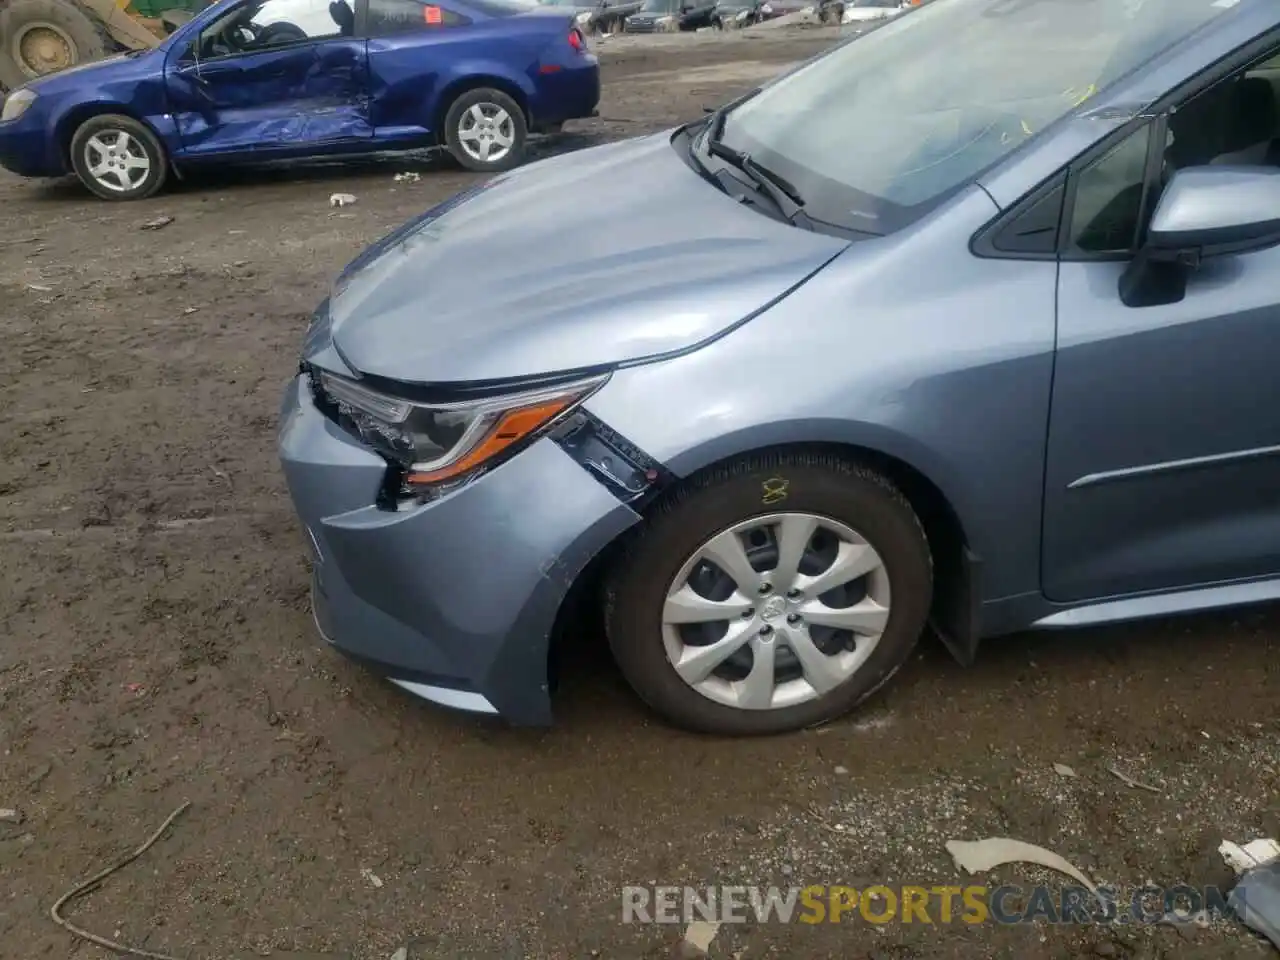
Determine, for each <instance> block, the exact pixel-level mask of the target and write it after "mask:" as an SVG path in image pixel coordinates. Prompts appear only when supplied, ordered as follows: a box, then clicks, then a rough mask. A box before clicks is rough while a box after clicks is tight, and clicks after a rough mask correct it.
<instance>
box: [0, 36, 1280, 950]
mask: <svg viewBox="0 0 1280 960" xmlns="http://www.w3.org/2000/svg"><path fill="white" fill-rule="evenodd" d="M835 36H836V35H835V34H834V33H832V32H827V31H823V30H811V31H805V32H796V33H786V32H774V33H771V34H769V35H767V36H763V37H759V36H758V37H756V38H752V37H749V36H746V35H740V36H731V37H705V36H693V37H668V38H656V39H649V38H627V37H624V38H622V39H620V40H616V41H605V42H604V43H602V44H601V45H600V49H601V52H602V59H603V62H604V71H605V77H606V81H605V91H606V92H605V99H604V102H603V104H602V114H603V115H602V117H601V119H599V120H598V121H592V122H589V123H583V124H580V125H578V126H577V127H576V128H575V129H574V130H573V131H572V132H570V133H569V134H567V135H566V136H564V137H563V138H561V140H560V141H558V142H557V143H552V144H548V145H547V146H546V147H545V149H546V150H558V149H572V148H576V147H582V146H589V145H591V144H592V143H596V142H600V141H602V140H606V139H611V138H616V137H620V136H627V135H631V134H636V133H642V132H647V131H649V130H654V129H659V128H662V127H664V126H667V125H670V124H673V123H675V122H677V121H680V120H684V119H691V118H693V117H695V116H697V115H699V114H700V112H701V107H702V106H703V105H704V104H710V103H718V102H722V101H724V100H726V99H728V98H729V97H731V96H732V95H734V94H735V93H736V92H738V91H740V90H743V89H745V88H747V87H749V86H750V85H751V84H753V83H754V82H755V81H757V80H759V79H761V78H763V77H766V76H768V75H769V74H771V73H773V72H775V71H777V70H779V69H780V68H781V67H782V66H783V65H784V64H787V63H790V62H793V61H795V60H797V59H801V58H803V57H806V56H808V55H810V54H811V53H814V52H816V51H817V50H819V49H821V48H822V47H823V46H825V45H826V44H829V43H831V42H832V41H833V39H834V38H835ZM642 41H643V42H642ZM409 169H415V170H420V171H421V172H422V179H421V180H420V181H419V182H416V183H397V182H395V181H394V179H393V174H395V173H397V172H400V171H403V170H409ZM468 179H469V178H468V176H466V175H463V174H460V173H456V172H451V171H449V170H448V169H446V168H440V167H437V166H435V165H433V164H431V163H425V162H422V161H409V160H405V159H397V160H392V161H374V162H367V163H363V164H360V165H356V166H346V167H319V166H318V167H302V168H300V167H297V166H293V167H291V168H289V169H285V170H275V171H268V172H255V173H241V174H236V175H234V176H232V175H227V176H225V177H220V178H218V179H216V180H210V179H202V180H200V181H199V182H187V183H185V184H181V185H179V186H178V187H177V188H176V189H174V190H172V191H171V192H168V193H165V194H164V195H162V196H160V197H158V198H156V199H154V200H151V201H148V202H145V203H142V204H135V205H121V206H113V205H109V204H104V203H100V202H96V201H94V200H91V199H89V198H87V196H86V195H85V194H83V193H82V192H81V191H80V190H79V189H78V188H77V187H76V186H75V185H73V184H70V183H57V184H52V185H40V184H33V183H27V182H20V181H18V180H16V179H13V178H4V179H0V210H2V211H3V214H2V217H3V219H2V220H0V223H2V224H3V232H2V233H0V423H2V425H3V426H2V428H0V445H2V446H0V573H2V575H0V618H2V624H3V626H2V637H3V638H2V639H0V748H2V749H3V751H4V756H3V761H2V762H0V808H16V809H17V810H18V811H19V812H20V817H21V822H20V823H6V822H0V944H2V945H3V946H0V954H3V955H4V956H6V957H12V958H15V960H28V958H35V957H46V956H47V957H76V958H88V957H100V956H105V955H106V954H104V953H103V952H102V951H100V950H99V948H98V947H94V946H88V945H86V944H84V943H82V942H80V941H78V940H75V939H73V937H72V936H71V935H69V934H68V933H66V932H64V931H62V930H60V929H59V928H58V927H57V926H55V925H54V923H53V922H52V921H51V920H50V918H49V908H50V906H51V905H52V904H53V903H54V901H55V900H56V899H57V898H58V897H59V896H60V895H61V894H62V893H63V892H65V891H66V890H67V889H69V888H70V887H71V886H72V885H73V884H74V883H76V882H77V881H79V880H80V879H82V878H85V877H87V876H89V875H91V874H92V873H94V872H96V871H97V870H98V869H100V868H101V867H103V866H105V865H107V864H108V863H110V862H111V861H112V859H113V858H116V857H118V856H120V855H122V854H123V853H125V852H127V851H130V850H132V849H134V848H135V847H136V846H137V845H139V844H140V843H141V842H142V841H143V840H144V839H145V838H146V837H147V836H148V835H150V834H151V832H152V831H153V830H154V829H155V828H156V827H157V826H158V825H159V824H160V822H161V821H162V820H163V819H164V818H165V816H166V815H168V814H169V813H170V811H172V810H173V809H174V808H175V807H177V806H178V804H179V803H180V802H182V801H183V800H190V801H191V802H192V807H191V808H190V809H189V810H188V811H187V813H186V814H185V816H184V817H183V818H182V819H180V820H179V821H178V822H177V824H176V826H175V827H174V828H173V829H172V831H171V832H170V833H169V835H168V836H166V838H165V839H163V840H162V841H160V842H159V843H158V844H157V845H156V846H155V847H153V848H152V849H151V850H150V851H149V852H148V853H147V854H146V855H145V856H144V857H143V858H141V859H139V860H138V861H137V862H135V863H133V864H132V865H131V866H128V867H126V868H124V869H123V870H122V871H120V872H119V873H117V874H115V875H114V876H112V877H111V878H110V879H108V880H107V881H106V883H105V884H104V885H103V886H102V888H101V889H100V890H98V891H96V892H94V893H92V894H90V895H89V896H88V897H87V898H86V899H85V900H83V901H81V902H79V903H78V904H76V905H75V906H73V907H72V908H71V910H70V911H69V912H70V913H71V915H72V916H73V918H74V920H75V922H77V923H78V924H80V925H82V926H84V927H86V928H88V929H89V930H92V931H95V932H97V933H100V934H102V935H104V936H107V937H117V939H121V940H124V941H126V942H129V943H133V944H139V945H145V946H146V947H147V948H148V949H150V950H153V951H161V952H164V953H170V954H174V955H177V956H183V957H188V956H189V957H196V958H214V957H217V958H223V957H256V956H265V955H268V954H270V955H273V956H281V955H282V954H281V951H313V952H315V953H314V954H312V953H308V954H306V955H307V956H316V955H319V956H324V957H331V958H332V957H352V958H361V960H364V958H370V960H372V958H387V957H390V956H392V954H393V952H394V951H396V950H397V949H398V948H400V947H408V948H409V956H410V957H411V958H414V957H417V958H426V957H432V958H462V957H475V958H498V957H503V958H505V957H512V958H516V957H530V958H533V957H538V958H543V957H546V958H552V957H555V958H574V960H576V958H584V957H613V958H639V957H643V956H659V955H662V954H663V953H664V952H665V950H666V949H668V948H667V946H666V945H667V944H669V943H670V942H671V941H672V940H673V939H678V937H679V935H680V933H681V931H680V929H679V928H672V927H654V926H644V925H634V924H633V925H624V924H622V922H621V886H622V885H623V884H627V883H639V884H649V883H659V884H676V885H681V884H706V883H713V882H714V883H763V884H769V883H775V884H788V883H803V884H809V883H840V884H851V885H854V886H858V887H861V886H865V885H867V884H870V883H888V884H896V883H923V884H925V885H930V884H937V883H954V882H957V881H959V880H960V879H961V878H960V877H959V875H958V872H957V870H956V868H955V867H954V865H953V864H952V863H951V861H950V858H949V857H948V855H947V853H946V852H945V850H944V848H943V843H944V841H946V840H947V839H949V838H958V839H979V838H981V837H984V836H992V835H995V836H1010V837H1016V838H1018V839H1022V840H1027V841H1031V842H1034V843H1039V844H1043V845H1046V846H1048V847H1050V848H1052V849H1054V850H1057V851H1058V852H1060V853H1062V854H1063V855H1065V856H1066V857H1068V858H1069V859H1071V860H1073V861H1074V862H1075V863H1077V864H1078V865H1080V866H1081V867H1082V868H1083V869H1084V870H1086V871H1087V872H1088V873H1089V874H1090V876H1092V877H1094V878H1096V879H1097V880H1099V881H1104V882H1107V883H1112V884H1141V883H1143V882H1145V881H1154V882H1156V883H1161V884H1172V883H1175V882H1178V881H1186V882H1189V883H1192V884H1211V883H1226V882H1227V880H1228V878H1229V874H1227V873H1226V872H1225V870H1224V868H1223V866H1222V864H1221V861H1220V859H1219V858H1218V856H1217V854H1216V853H1215V849H1216V847H1217V845H1218V843H1219V842H1220V841H1221V840H1222V839H1223V838H1224V837H1225V838H1230V839H1233V840H1237V841H1244V840H1248V839H1251V838H1253V837H1256V836H1277V835H1280V800H1278V799H1277V797H1278V796H1280V791H1278V789H1277V788H1278V787H1280V723H1278V718H1277V714H1276V710H1275V698H1276V692H1277V689H1280V685H1278V683H1277V680H1278V678H1277V663H1280V656H1278V654H1280V612H1278V611H1276V610H1267V609H1263V610H1259V611H1257V612H1249V613H1244V614H1238V615H1233V616H1217V617H1208V618H1199V619H1192V620H1178V621H1171V622H1163V623H1157V624H1154V625H1150V626H1144V627H1142V628H1127V629H1109V630H1105V631H1094V632H1089V633H1083V634H1072V635H1053V636H1045V635H1036V636H1020V637H1015V638H1012V639H1010V640H1008V641H1003V642H1000V643H999V644H992V645H990V646H989V647H988V648H987V649H986V650H985V651H984V653H983V655H982V657H981V658H980V660H979V663H978V664H977V666H975V667H973V668H971V669H967V670H966V669H962V668H960V667H958V666H956V665H955V664H954V663H953V662H952V661H950V660H949V659H948V658H947V657H946V656H945V655H944V654H943V653H942V652H941V651H940V649H938V648H937V647H936V645H934V644H926V645H924V646H923V647H922V649H921V652H920V654H919V655H918V657H917V658H916V659H915V660H914V661H913V662H912V663H911V665H910V666H909V668H908V669H907V670H905V671H904V673H903V674H902V675H900V678H899V679H898V680H897V682H896V683H895V684H894V685H892V687H891V689H889V690H887V691H886V692H885V693H884V694H883V695H882V696H880V697H879V698H878V699H877V700H876V701H875V702H874V703H873V704H871V705H870V706H869V707H868V708H867V709H865V710H863V711H862V712H861V713H860V714H858V715H856V716H853V717H850V718H849V719H847V720H846V721H843V722H841V723H838V724H836V725H834V726H832V727H829V728H827V729H824V730H821V731H817V732H809V733H805V734H800V735H796V736H790V737H782V738H777V739H770V740H764V741H760V740H756V741H732V742H727V741H719V740H714V739H708V738H699V737H692V736H687V735H683V734H679V733H676V732H673V731H671V730H669V729H667V728H666V727H664V726H662V725H660V724H659V723H657V722H655V720H654V719H653V718H652V717H651V716H650V715H649V714H648V713H647V712H646V711H645V710H644V709H643V708H642V707H641V705H640V704H639V703H637V701H636V699H635V698H634V697H633V696H631V695H630V693H629V692H628V691H627V690H626V688H625V687H624V685H623V683H622V681H621V680H620V678H619V677H618V675H617V673H616V671H615V670H614V669H613V668H612V666H611V665H610V663H609V661H608V658H607V656H606V655H605V654H604V652H603V650H602V644H601V643H600V642H599V641H598V639H597V638H594V637H588V638H584V642H583V644H582V649H581V651H579V653H578V655H577V656H576V657H575V658H573V660H572V661H571V664H570V670H569V673H568V675H567V677H566V678H565V683H564V687H563V689H562V690H561V691H560V693H559V695H558V698H557V702H556V705H557V711H558V720H559V722H558V726H557V727H556V728H555V729H553V730H550V731H513V730H510V729H507V728H505V727H503V726H501V725H497V724H493V723H485V722H480V721H477V720H474V719H470V718H466V717H460V716H457V715H452V714H448V713H444V712H441V711H438V710H436V709H433V708H431V707H428V706H426V705H424V704H422V703H420V702H417V701H415V700H413V699H411V698H409V697H408V696H407V695H404V694H402V693H400V692H399V691H397V690H396V689H394V688H392V687H391V686H389V685H388V684H386V683H384V682H382V681H380V680H378V679H376V678H374V677H372V676H370V675H369V674H367V673H366V672H364V671H363V670H362V669H360V668H359V667H356V666H353V665H351V664H349V663H347V662H345V661H344V660H342V659H340V658H339V657H338V656H336V655H335V654H333V653H332V652H331V651H330V650H328V649H327V648H326V647H325V646H324V645H323V644H322V643H320V642H319V641H318V640H317V637H316V635H315V633H314V632H313V629H312V623H311V619H310V616H309V614H308V609H307V582H308V580H307V571H306V568H305V565H304V561H303V545H302V540H301V538H300V536H299V532H298V530H297V529H296V528H295V525H294V521H293V516H292V512H291V510H290V506H289V503H288V500H287V498H286V495H285V490H284V486H283V483H282V481H281V475H280V471H279V470H278V468H277V464H276V457H275V451H274V440H275V417H276V411H277V405H278V402H279V398H280V394H281V389H282V386H283V384H284V383H285V381H286V380H287V378H288V377H289V376H290V374H291V372H292V370H293V369H294V364H295V358H296V350H297V348H298V345H299V340H300V337H301V335H302V332H303V329H304V324H305V318H306V316H307V314H308V312H309V311H310V310H311V309H312V308H313V307H314V305H315V304H316V303H317V302H318V301H319V299H320V298H321V297H322V296H323V294H324V291H325V288H326V285H327V283H328V281H329V280H330V279H331V278H332V277H333V276H334V274H335V273H336V272H337V270H338V269H339V268H340V267H341V266H342V265H343V264H344V263H345V262H346V261H347V260H348V259H349V258H351V257H352V256H353V255H354V254H355V253H357V251H359V250H360V249H361V248H362V247H363V246H364V245H365V244H366V243H368V242H369V241H371V240H373V239H374V238H375V237H377V236H379V235H380V234H382V233H384V232H386V231H387V230H388V229H390V228H391V227H392V226H394V225H396V224H397V223H399V222H400V221H402V220H403V219H406V218H407V217H408V216H409V215H410V214H412V213H415V212H417V211H419V210H422V209H424V208H426V207H427V206H429V205H430V204H432V203H433V202H435V201H437V200H440V199H442V198H444V197H445V196H447V195H449V194H450V193H452V192H454V191H456V190H458V189H459V188H460V187H462V186H463V185H464V184H465V183H466V182H467V181H468ZM335 191H344V192H350V193H354V194H356V195H357V196H358V197H359V202H358V204H357V205H356V206H354V207H351V208H348V209H343V210H333V209H331V208H330V207H329V204H328V197H329V195H330V194H331V193H332V192H335ZM576 202H580V203H590V202H591V198H590V197H581V198H577V199H576ZM161 216H167V217H172V218H173V222H172V223H171V224H170V225H168V226H167V227H165V228H163V229H161V230H158V231H154V232H151V231H147V230H143V229H141V226H142V225H143V224H145V223H146V222H148V221H151V220H152V219H154V218H157V217H161ZM572 237H573V234H572V232H571V230H569V229H568V228H567V229H566V234H565V239H566V242H572ZM1055 763H1056V764H1067V765H1069V766H1070V767H1072V768H1073V770H1074V772H1075V773H1076V776H1074V777H1073V776H1067V775H1063V774H1061V773H1058V772H1055V770H1054V768H1053V765H1054V764H1055ZM1113 765H1114V766H1117V767H1118V768H1119V769H1120V770H1122V771H1123V772H1125V773H1127V774H1128V775H1129V776H1131V777H1133V778H1136V779H1137V780H1140V781H1143V782H1145V783H1147V784H1150V785H1154V786H1155V787H1156V788H1158V790H1159V792H1152V791H1149V790H1142V789H1134V788H1130V787H1128V786H1126V785H1125V784H1124V783H1122V782H1121V781H1120V780H1119V779H1118V778H1116V777H1115V776H1114V775H1112V774H1111V773H1109V772H1108V768H1109V767H1111V766H1113ZM997 876H998V878H999V879H1002V880H1008V881H1023V882H1032V881H1034V880H1036V879H1037V878H1040V877H1044V878H1045V879H1049V880H1051V881H1052V882H1053V883H1055V884H1056V883H1058V882H1060V878H1057V877H1055V876H1050V875H1047V874H1043V875H1042V874H1038V873H1037V872H1036V868H1031V869H1030V870H1024V869H1021V868H1002V869H1001V870H1000V871H998V873H997ZM1267 949H1268V948H1265V947H1264V946H1263V945H1262V943H1261V942H1260V941H1258V940H1255V939H1253V938H1252V937H1251V936H1250V935H1248V934H1247V933H1245V932H1243V931H1242V928H1240V927H1238V926H1236V925H1234V924H1232V923H1229V922H1228V923H1216V924H1213V925H1210V926H1208V927H1206V928H1199V927H1192V928H1186V929H1184V928H1174V927H1170V926H1162V927H1151V928H1145V927H1144V928H1140V929H1127V930H1117V929H1103V928H1086V927H1046V926H1021V927H994V926H981V927H966V926H960V925H952V926H942V925H932V926H929V925H923V924H919V923H916V924H910V925H907V924H891V925H887V926H884V927H873V926H871V925H869V924H866V923H863V922H860V921H858V922H853V923H844V924H841V925H838V926H835V925H825V926H817V927H807V926H800V925H743V926H736V925H735V926H732V927H725V928H723V929H722V930H721V932H720V933H719V935H718V936H717V938H716V940H715V942H714V944H713V947H712V954H713V956H720V957H730V956H732V957H738V958H748V960H749V958H756V957H766V956H774V957H787V958H797V960H810V958H821V957H833V958H834V957H840V958H878V960H905V958H915V957H949V958H957V960H962V958H963V960H969V958H972V960H978V958H994V957H1009V958H1014V957H1016V958H1019V960H1049V958H1059V957H1078V956H1095V955H1096V956H1099V957H1107V956H1110V957H1135V958H1157V957H1178V958H1183V957H1188V958H1192V957H1203V958H1211V957H1212V958H1232V957H1264V956H1266V955H1267ZM273 951H274V952H273ZM286 955H287V954H286Z"/></svg>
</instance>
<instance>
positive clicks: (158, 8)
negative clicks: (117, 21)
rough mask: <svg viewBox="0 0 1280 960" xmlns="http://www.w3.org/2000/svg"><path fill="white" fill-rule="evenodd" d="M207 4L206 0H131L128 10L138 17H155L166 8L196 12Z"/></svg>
mask: <svg viewBox="0 0 1280 960" xmlns="http://www.w3.org/2000/svg"><path fill="white" fill-rule="evenodd" d="M208 5H209V4H208V2H207V0H133V2H132V3H130V4H129V12H130V13H132V14H136V15H137V16H139V17H151V18H157V17H159V16H160V14H162V13H164V12H165V11H166V10H190V11H191V12H192V13H196V12H198V11H200V10H203V9H204V8H205V7H207V6H208Z"/></svg>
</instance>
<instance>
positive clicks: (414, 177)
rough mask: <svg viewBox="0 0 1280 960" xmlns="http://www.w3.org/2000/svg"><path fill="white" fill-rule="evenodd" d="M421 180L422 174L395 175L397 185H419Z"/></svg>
mask: <svg viewBox="0 0 1280 960" xmlns="http://www.w3.org/2000/svg"><path fill="white" fill-rule="evenodd" d="M421 179H422V174H420V173H414V172H412V171H410V172H409V173H397V174H396V175H395V181H396V183H417V182H418V181H419V180H421Z"/></svg>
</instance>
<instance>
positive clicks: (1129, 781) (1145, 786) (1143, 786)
mask: <svg viewBox="0 0 1280 960" xmlns="http://www.w3.org/2000/svg"><path fill="white" fill-rule="evenodd" d="M1107 772H1108V773H1110V774H1111V775H1112V776H1114V777H1115V778H1116V779H1118V780H1119V781H1121V782H1122V783H1124V784H1126V785H1127V786H1130V787H1132V788H1133V789H1135V790H1146V791H1147V792H1148V793H1162V792H1163V791H1162V790H1161V789H1160V788H1159V787H1153V786H1151V784H1149V783H1141V782H1139V781H1137V780H1135V779H1133V777H1130V776H1127V775H1125V774H1123V773H1121V772H1120V771H1119V770H1117V769H1116V768H1115V767H1107Z"/></svg>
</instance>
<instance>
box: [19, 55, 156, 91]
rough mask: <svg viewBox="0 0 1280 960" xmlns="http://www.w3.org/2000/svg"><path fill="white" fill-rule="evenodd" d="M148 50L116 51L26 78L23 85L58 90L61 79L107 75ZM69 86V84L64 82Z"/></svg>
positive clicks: (62, 84) (79, 81)
mask: <svg viewBox="0 0 1280 960" xmlns="http://www.w3.org/2000/svg"><path fill="white" fill-rule="evenodd" d="M150 52H151V51H149V50H140V51H134V52H131V53H118V54H116V55H115V56H111V57H106V58H105V59H102V60H91V61H89V62H88V63H78V64H76V65H75V66H74V67H67V68H66V69H65V70H59V71H58V72H57V73H50V74H47V75H45V76H43V77H37V78H35V79H33V80H28V81H27V82H26V83H25V84H23V86H24V87H25V88H27V89H29V90H35V91H38V92H43V93H53V92H60V88H61V87H63V86H64V83H63V81H66V80H69V79H70V78H71V77H75V81H74V83H76V84H79V83H81V82H82V81H84V80H87V79H91V78H92V77H93V76H94V75H95V74H96V75H101V76H104V77H109V76H111V75H112V74H115V73H117V72H119V70H120V68H121V67H124V66H128V65H130V64H131V62H132V61H135V60H137V59H138V58H139V57H142V56H145V55H146V54H148V53H150ZM65 85H66V86H70V84H65Z"/></svg>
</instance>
